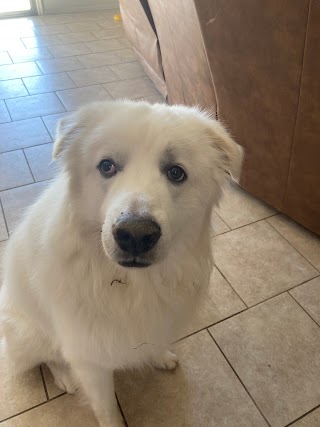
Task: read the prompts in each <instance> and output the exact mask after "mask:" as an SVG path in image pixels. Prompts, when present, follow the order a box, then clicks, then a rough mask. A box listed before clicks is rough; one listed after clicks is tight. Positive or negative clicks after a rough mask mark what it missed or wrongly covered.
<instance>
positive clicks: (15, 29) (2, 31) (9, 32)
mask: <svg viewBox="0 0 320 427" xmlns="http://www.w3.org/2000/svg"><path fill="white" fill-rule="evenodd" d="M35 35H36V33H35V31H34V29H33V28H32V27H25V26H23V25H22V26H21V27H19V26H17V25H13V26H12V27H11V26H4V27H3V26H2V25H1V26H0V39H1V40H5V39H15V38H18V37H19V38H20V37H34V36H35Z"/></svg>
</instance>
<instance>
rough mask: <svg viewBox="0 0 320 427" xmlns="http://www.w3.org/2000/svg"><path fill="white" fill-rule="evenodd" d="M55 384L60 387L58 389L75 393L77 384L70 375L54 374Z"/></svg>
mask: <svg viewBox="0 0 320 427" xmlns="http://www.w3.org/2000/svg"><path fill="white" fill-rule="evenodd" d="M54 382H55V385H56V386H57V387H58V388H60V390H63V391H65V392H66V393H69V394H75V393H76V391H77V386H76V384H75V382H74V381H73V379H72V378H71V376H70V375H68V374H63V375H58V376H57V375H55V377H54Z"/></svg>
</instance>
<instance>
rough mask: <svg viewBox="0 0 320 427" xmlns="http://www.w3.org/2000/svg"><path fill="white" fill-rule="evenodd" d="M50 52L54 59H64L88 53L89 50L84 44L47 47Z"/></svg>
mask: <svg viewBox="0 0 320 427" xmlns="http://www.w3.org/2000/svg"><path fill="white" fill-rule="evenodd" d="M49 50H50V52H51V53H52V54H53V56H54V57H55V58H64V57H66V56H76V55H82V54H85V53H90V49H88V48H87V46H86V45H85V44H84V43H71V44H63V45H61V46H51V47H49Z"/></svg>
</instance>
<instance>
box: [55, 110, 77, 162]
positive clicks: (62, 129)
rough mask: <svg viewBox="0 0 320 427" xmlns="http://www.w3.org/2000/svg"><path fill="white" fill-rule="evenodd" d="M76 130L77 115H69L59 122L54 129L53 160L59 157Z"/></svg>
mask: <svg viewBox="0 0 320 427" xmlns="http://www.w3.org/2000/svg"><path fill="white" fill-rule="evenodd" d="M77 129H78V115H77V113H73V114H70V115H69V116H66V117H63V118H62V119H60V120H59V122H58V125H57V129H56V138H55V142H54V144H53V152H52V157H53V159H54V160H55V159H57V158H58V157H60V156H61V154H62V152H63V151H64V149H65V148H66V147H67V146H68V145H69V143H70V142H71V141H72V140H73V139H74V134H75V133H76V131H77Z"/></svg>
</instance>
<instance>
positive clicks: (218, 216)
mask: <svg viewBox="0 0 320 427" xmlns="http://www.w3.org/2000/svg"><path fill="white" fill-rule="evenodd" d="M216 207H217V206H214V207H213V212H214V213H215V214H216V215H217V217H218V218H219V219H221V221H222V222H223V223H224V225H226V226H227V227H228V228H229V230H228V231H230V230H231V227H230V226H229V225H228V224H227V223H226V222H225V220H224V219H223V218H222V217H221V216H220V215H219V214H218V212H217V211H216V210H215V208H216ZM223 233H226V231H224V232H223ZM223 233H219V234H217V236H220V234H223Z"/></svg>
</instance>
